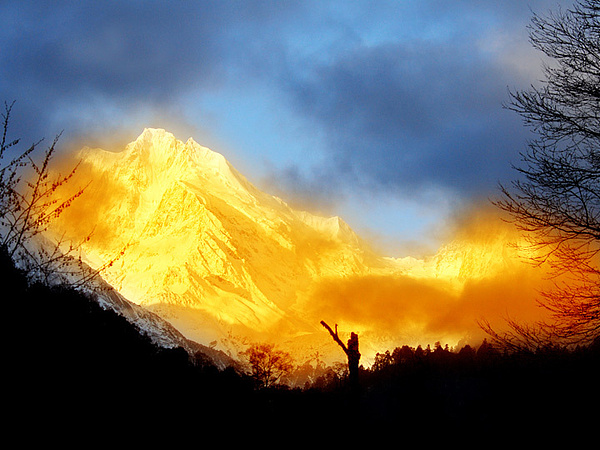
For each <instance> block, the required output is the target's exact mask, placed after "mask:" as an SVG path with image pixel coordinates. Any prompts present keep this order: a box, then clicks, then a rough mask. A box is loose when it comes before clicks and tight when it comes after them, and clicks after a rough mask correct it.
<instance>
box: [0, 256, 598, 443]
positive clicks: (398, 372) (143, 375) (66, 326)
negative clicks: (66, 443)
mask: <svg viewBox="0 0 600 450" xmlns="http://www.w3.org/2000/svg"><path fill="white" fill-rule="evenodd" d="M0 276H1V277H2V280H1V281H2V286H4V287H5V293H8V294H5V295H4V296H3V303H4V305H3V307H4V321H3V322H4V327H3V333H4V341H3V342H4V346H5V350H6V352H7V353H8V356H9V358H8V359H5V361H6V360H8V361H9V364H7V365H5V368H4V372H5V374H6V375H8V381H7V382H6V384H5V386H6V387H7V401H6V402H5V408H6V410H7V411H10V412H11V415H10V419H9V420H10V421H11V422H12V423H14V424H17V425H25V424H26V425H27V427H35V429H37V430H40V429H56V427H68V428H69V429H74V428H77V429H78V430H87V432H89V433H93V432H105V431H106V430H110V429H115V428H118V429H121V428H128V427H133V426H140V427H141V426H143V427H146V428H148V427H149V428H153V427H157V429H158V428H165V427H168V426H172V427H178V429H180V430H182V432H183V430H188V431H189V430H193V429H202V430H204V431H203V433H210V430H211V429H210V428H207V427H209V426H210V425H213V424H222V425H224V426H225V427H226V428H230V427H231V429H235V430H240V429H241V428H243V427H249V428H252V427H258V426H260V427H269V428H272V427H283V426H285V427H286V428H287V429H288V430H289V431H291V432H298V433H304V434H306V433H307V432H312V431H316V430H319V429H323V430H328V431H330V432H333V431H334V430H336V428H337V427H344V428H345V429H346V430H347V431H349V430H351V429H352V428H353V427H356V428H357V429H358V428H360V429H361V430H362V431H361V433H366V432H367V431H366V430H371V432H374V433H388V432H391V431H390V430H404V431H405V432H410V433H414V432H417V431H421V432H424V431H431V430H434V431H436V432H441V431H442V430H445V431H452V430H453V431H460V432H462V433H466V434H471V433H473V432H474V431H475V430H476V431H478V432H482V431H483V432H486V433H487V432H489V433H496V434H497V433H498V432H500V431H501V432H502V433H504V434H506V433H507V432H511V431H515V432H516V431H534V432H542V433H545V431H543V430H556V429H558V428H557V427H560V429H562V430H565V429H570V427H576V430H577V433H578V435H579V436H582V435H585V434H586V433H593V432H595V428H596V427H597V426H598V423H599V422H598V396H599V395H598V380H600V378H599V376H598V375H599V371H598V361H599V348H598V345H595V346H592V347H590V348H580V349H576V350H572V351H566V350H564V349H544V350H543V351H540V352H537V353H530V354H511V355H504V354H501V353H499V352H497V351H494V350H493V349H492V348H490V347H489V346H485V345H483V346H481V347H479V348H478V349H474V348H471V347H468V346H467V347H464V348H462V349H460V350H458V351H451V350H449V349H448V348H443V347H442V346H441V345H436V346H435V347H434V348H433V349H431V350H429V349H422V348H420V347H419V348H417V349H415V348H411V347H407V346H400V347H398V348H396V349H394V350H393V351H384V352H382V353H381V354H379V355H378V357H377V359H376V363H375V364H374V365H373V367H372V368H370V369H368V370H367V369H364V368H361V370H360V378H359V380H360V387H359V389H358V391H351V390H350V389H349V388H348V387H347V385H346V384H345V383H344V380H340V379H339V378H337V377H331V378H327V377H321V378H320V379H318V380H316V382H315V383H313V384H312V385H307V386H305V387H304V388H290V387H286V386H277V387H272V388H269V389H256V388H255V385H254V383H253V380H252V379H251V378H250V377H249V376H248V375H246V374H243V373H238V372H236V370H234V369H233V368H230V369H226V370H223V371H220V370H218V369H217V368H215V367H214V366H213V365H212V364H210V363H209V362H207V359H206V358H203V357H202V355H197V357H196V358H190V357H189V355H188V354H187V353H186V352H185V351H184V350H183V349H173V350H167V349H162V348H158V347H156V346H155V345H153V344H152V343H151V342H150V340H149V339H148V338H147V337H145V336H144V335H143V334H141V333H140V332H139V330H137V329H136V328H135V327H134V326H132V325H131V324H130V323H129V322H127V321H126V320H125V319H124V318H122V317H121V316H118V315H116V314H114V313H113V312H111V311H107V310H104V309H102V308H101V307H100V306H99V305H98V304H97V303H96V302H95V301H93V300H92V299H90V298H88V297H86V296H85V295H83V294H81V293H78V292H75V291H73V290H68V289H62V288H48V287H47V286H42V285H39V284H38V285H28V284H27V282H26V279H25V278H24V276H23V274H21V273H20V272H19V271H18V270H17V269H16V268H15V267H14V266H13V264H12V262H11V261H10V259H9V258H8V257H7V256H6V255H5V254H2V257H1V263H0ZM9 287H10V289H9ZM323 338H324V339H327V338H328V336H324V337H323ZM5 424H6V423H5ZM348 427H349V428H348ZM337 429H338V430H341V428H337ZM396 432H397V431H396ZM421 436H422V439H426V438H427V435H421Z"/></svg>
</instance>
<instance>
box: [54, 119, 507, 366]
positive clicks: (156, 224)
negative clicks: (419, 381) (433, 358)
mask: <svg viewBox="0 0 600 450" xmlns="http://www.w3.org/2000/svg"><path fill="white" fill-rule="evenodd" d="M77 157H78V158H79V159H80V165H79V167H78V171H77V173H76V176H75V178H74V182H75V183H74V184H75V186H80V185H87V188H86V190H85V191H84V193H83V195H82V196H81V197H80V198H79V199H77V202H75V203H73V205H71V207H70V208H68V209H67V210H66V211H65V213H64V214H63V216H62V217H61V219H60V221H59V223H57V226H56V228H55V232H57V233H65V234H66V235H67V236H69V237H70V238H73V239H75V240H77V239H80V240H81V239H83V238H85V237H86V236H87V235H88V233H91V236H89V239H87V240H84V241H85V242H84V245H83V246H82V250H83V252H84V253H83V254H84V258H85V260H86V261H88V262H89V263H90V265H91V266H92V267H94V266H95V267H98V266H99V265H101V264H102V263H103V262H106V261H109V260H111V259H112V258H114V256H115V255H116V254H117V253H118V252H119V251H121V250H122V251H123V255H122V256H120V257H119V258H118V259H117V260H116V261H115V263H114V264H113V265H112V266H111V267H110V269H109V270H107V271H106V272H104V273H103V276H104V277H105V279H106V281H107V282H108V283H110V284H111V285H112V286H114V287H115V289H116V290H117V291H118V292H120V293H121V294H122V295H123V296H124V297H125V298H127V299H128V300H130V301H131V302H133V303H135V304H137V305H140V306H143V307H144V308H146V309H148V310H149V311H152V312H154V313H156V314H157V315H158V316H160V317H162V318H164V319H165V320H167V321H168V322H169V323H171V324H172V325H173V326H174V327H175V328H176V329H178V330H180V331H181V332H182V333H183V334H184V335H185V336H186V337H187V338H189V339H191V340H193V341H196V342H216V348H218V349H219V350H222V351H225V352H228V354H230V355H231V356H236V355H237V352H238V351H239V350H240V348H241V347H243V345H244V343H247V342H248V341H251V340H267V339H276V340H277V342H278V343H282V344H283V343H284V344H285V345H287V346H291V345H297V346H299V347H303V348H304V352H305V353H319V352H321V353H327V352H328V353H333V354H339V349H338V348H336V347H335V344H333V345H332V343H331V342H328V341H327V340H326V339H325V340H324V339H323V334H322V331H323V330H322V329H321V328H320V326H319V322H320V320H323V319H326V320H330V321H332V322H339V323H340V325H341V326H345V327H346V328H349V327H355V328H356V329H358V330H359V331H361V332H363V336H365V333H367V332H369V328H368V327H367V328H365V327H364V325H362V324H360V323H358V322H357V321H356V320H354V319H353V320H350V319H343V318H342V317H348V314H345V315H342V316H340V315H339V310H338V311H337V312H336V311H334V310H333V309H332V308H333V306H332V305H333V303H332V302H331V301H330V300H329V298H327V296H325V297H323V296H322V293H321V291H322V289H321V285H322V284H323V283H325V284H327V283H330V285H331V283H333V284H335V283H345V282H346V281H345V280H348V281H352V280H360V279H361V278H362V279H368V278H369V277H370V278H371V279H373V280H376V279H378V277H379V278H380V279H381V280H384V279H385V280H392V282H393V283H398V282H400V283H404V281H403V280H404V279H406V277H410V279H411V280H421V279H422V280H429V279H436V280H441V281H443V282H444V283H447V284H448V286H449V287H448V289H451V288H452V289H454V290H455V292H458V291H460V289H462V286H463V285H464V282H465V280H467V279H468V277H469V275H470V274H471V275H473V274H474V275H473V276H477V277H479V278H481V277H485V276H487V273H486V272H485V271H481V270H480V269H481V267H483V266H481V267H478V266H477V265H478V264H479V263H477V262H474V261H469V258H471V259H472V258H482V257H484V258H488V260H489V261H493V260H494V258H495V256H494V255H495V254H492V253H490V251H491V250H493V251H494V252H498V251H503V250H502V249H501V246H502V245H503V242H500V241H498V242H497V243H495V244H493V245H492V243H486V242H483V244H482V245H483V246H480V247H473V248H472V250H469V251H467V250H464V251H463V250H460V251H459V250H456V249H455V250H454V251H448V252H446V254H442V253H438V254H436V255H433V256H432V257H431V258H427V259H414V258H393V257H385V256H382V255H379V254H377V253H375V252H374V251H373V250H372V249H371V248H370V246H369V245H368V243H366V242H364V241H363V240H362V239H361V238H360V237H359V236H358V235H357V234H356V233H355V232H354V231H353V230H352V229H351V227H350V226H349V225H348V224H347V223H346V222H345V221H343V219H341V218H340V217H339V216H332V217H320V216H318V215H315V214H312V213H310V212H308V211H300V210H295V209H293V208H292V207H290V206H289V205H288V204H287V203H286V202H285V201H283V200H282V199H281V198H279V197H276V196H273V195H270V194H267V193H265V192H263V191H261V190H259V189H258V188H256V187H255V186H254V185H253V184H252V183H251V182H250V181H248V180H247V179H246V178H245V177H244V176H243V175H242V174H241V173H239V172H238V171H237V170H236V169H235V168H233V166H232V165H231V164H230V163H229V162H228V161H227V159H226V158H225V157H224V156H223V155H221V154H219V153H217V152H214V151H212V150H210V149H208V148H206V147H203V146H201V145H199V144H198V143H197V142H196V141H194V140H193V139H192V138H189V139H187V140H186V141H185V142H184V141H181V140H178V139H177V138H175V136H174V135H173V134H172V133H169V132H167V131H166V130H163V129H155V128H146V129H144V131H143V132H142V133H141V134H140V136H139V137H138V138H137V139H136V140H134V141H133V142H131V143H129V144H127V145H126V146H125V147H124V149H122V150H121V151H120V152H107V151H105V150H102V149H91V148H89V147H84V148H83V149H82V150H81V151H80V152H79V153H78V155H77ZM477 245H479V244H477ZM448 248H449V249H450V250H451V247H448ZM499 249H500V250H499ZM486 252H488V253H487V254H486ZM482 255H483V256H482ZM485 267H487V268H489V272H490V273H492V272H493V271H495V270H498V267H501V266H498V265H497V264H496V265H494V264H492V263H491V262H490V263H489V264H487V265H486V266H485ZM461 270H462V272H461ZM486 270H487V269H486ZM469 271H470V272H469ZM398 277H400V278H398ZM387 283H389V281H385V282H384V283H383V286H385V285H386V284H387ZM411 283H412V281H411ZM379 285H380V286H382V283H379ZM450 285H451V286H450ZM444 289H446V288H444ZM353 295H354V296H355V295H356V293H353ZM369 295H370V294H368V295H367V297H369ZM371 296H372V295H371ZM353 301H355V300H353ZM359 301H361V302H363V301H362V300H359ZM373 301H375V300H373ZM377 301H380V300H377ZM415 301H417V299H415ZM386 302H388V303H389V301H388V300H386ZM339 303H340V304H342V305H343V308H346V310H347V311H346V312H350V313H351V314H350V316H352V315H356V314H357V312H358V311H359V310H360V309H361V308H364V307H365V305H364V304H363V305H361V304H353V303H352V302H351V301H350V300H348V301H346V302H345V303H344V301H340V302H339ZM363 303H364V302H363ZM384 304H386V303H385V302H384ZM371 306H372V307H376V306H377V305H376V304H373V305H371ZM337 307H340V305H337ZM399 313H400V311H398V312H395V313H394V314H399ZM311 337H312V340H311ZM363 344H364V345H366V344H367V342H366V341H365V340H363ZM240 346H241V347H240ZM366 354H367V350H366V349H365V355H366Z"/></svg>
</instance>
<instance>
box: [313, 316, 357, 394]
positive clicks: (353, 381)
mask: <svg viewBox="0 0 600 450" xmlns="http://www.w3.org/2000/svg"><path fill="white" fill-rule="evenodd" d="M321 325H323V326H324V327H325V328H326V329H327V331H329V334H331V337H332V338H333V340H334V341H335V342H337V344H338V345H339V346H340V347H342V350H344V353H345V354H346V356H347V357H348V377H349V381H350V386H351V387H352V388H357V387H358V363H359V361H360V352H359V351H358V334H356V333H350V339H349V340H348V345H347V346H346V345H344V343H343V342H342V340H341V339H340V337H339V336H338V331H337V324H336V325H335V332H334V331H333V330H332V329H331V327H330V326H329V325H327V324H326V323H325V321H323V320H321Z"/></svg>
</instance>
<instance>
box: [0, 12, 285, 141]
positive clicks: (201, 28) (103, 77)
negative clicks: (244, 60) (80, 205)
mask: <svg viewBox="0 0 600 450" xmlns="http://www.w3.org/2000/svg"><path fill="white" fill-rule="evenodd" d="M273 6H274V7H270V4H269V3H268V2H240V1H235V2H210V1H206V2H163V1H146V2H137V1H123V2H111V3H104V2H88V1H82V2H71V1H36V2H27V1H23V2H8V3H6V2H4V3H3V4H2V5H1V6H0V28H2V29H3V31H2V35H0V36H1V37H2V52H0V67H1V69H0V95H1V96H2V97H3V99H4V100H5V101H12V100H17V102H18V104H17V107H16V108H15V111H14V113H15V114H16V115H18V120H16V121H15V125H16V126H17V128H18V130H17V131H18V132H21V133H24V134H26V135H30V134H32V135H33V134H36V135H46V134H47V133H48V132H50V133H54V132H56V131H60V129H61V128H65V127H66V128H68V131H72V130H74V129H75V130H76V129H78V128H79V127H80V126H91V125H93V120H83V119H82V116H83V117H88V116H89V117H94V116H96V119H97V121H96V126H100V125H101V124H99V123H98V122H102V121H105V120H107V118H106V117H105V116H106V114H107V113H106V112H105V110H109V111H110V113H109V115H110V114H117V115H120V116H122V117H123V118H127V116H128V115H129V116H133V115H134V114H135V113H136V111H137V110H140V109H143V108H147V109H148V110H150V109H151V108H154V109H155V110H160V109H162V108H164V107H165V106H172V105H177V103H178V102H182V96H185V95H187V94H188V93H190V92H194V91H198V90H199V91H200V92H202V91H210V90H215V89H219V88H220V87H221V86H223V85H224V84H226V83H228V82H231V80H230V77H232V71H233V69H232V67H233V66H234V64H235V62H236V60H237V58H238V57H239V56H240V55H243V54H244V50H243V49H242V48H241V47H240V46H241V45H242V44H244V41H245V40H247V38H248V36H247V35H243V33H244V30H246V32H247V31H248V29H249V27H250V28H251V27H252V26H255V25H256V24H261V23H265V22H266V21H269V20H271V18H272V17H273V16H276V15H277V14H284V13H285V11H286V9H287V8H286V7H285V5H282V6H277V5H273ZM275 6H276V7H275ZM288 8H289V7H288ZM240 33H242V35H240ZM246 44H247V42H246ZM174 109H176V108H174ZM79 122H83V123H82V124H80V123H79ZM35 137H37V136H34V138H35Z"/></svg>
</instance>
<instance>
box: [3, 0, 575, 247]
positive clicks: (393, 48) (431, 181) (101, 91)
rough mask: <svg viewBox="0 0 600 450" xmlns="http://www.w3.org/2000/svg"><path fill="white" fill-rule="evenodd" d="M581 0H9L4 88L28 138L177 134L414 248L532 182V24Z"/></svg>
mask: <svg viewBox="0 0 600 450" xmlns="http://www.w3.org/2000/svg"><path fill="white" fill-rule="evenodd" d="M570 4H571V3H570V2H566V1H557V0H548V1H546V0H530V1H522V0H508V1H503V2H498V1H488V0H477V1H476V0H470V1H469V0H456V1H444V0H423V1H385V0H381V1H323V0H322V1H252V0H248V1H212V2H210V1H169V2H168V1H126V0H123V1H102V2H97V1H94V2H92V1H2V2H0V94H1V98H2V100H3V101H8V102H10V101H12V100H15V101H16V103H15V107H14V110H13V122H12V124H11V125H12V128H11V132H12V134H13V137H20V138H22V140H23V141H24V143H30V142H34V141H37V140H39V139H40V138H45V139H46V141H51V140H52V138H53V137H54V136H55V135H56V134H58V133H60V132H62V133H63V134H62V136H61V142H62V143H63V144H64V145H65V147H68V146H69V145H70V144H71V143H72V142H77V143H81V142H83V143H86V144H89V145H98V146H102V147H105V148H107V147H108V148H110V147H111V146H115V145H117V143H123V142H128V141H131V140H133V139H135V137H137V135H139V134H140V133H141V131H142V130H143V128H144V127H161V128H166V129H168V130H170V131H172V132H173V133H174V134H175V135H176V136H177V137H178V138H180V139H182V140H186V139H187V138H188V137H190V136H191V137H193V138H194V139H195V140H196V141H198V142H199V143H200V144H202V145H206V146H208V147H210V148H212V149H213V150H215V151H218V152H220V153H222V154H224V155H225V156H226V157H227V158H228V159H229V160H230V161H231V162H232V163H233V164H234V165H235V166H236V167H237V168H238V169H239V170H240V171H241V172H242V173H244V174H245V175H246V176H247V177H248V178H249V179H250V180H251V181H252V182H254V183H255V184H256V185H258V186H260V187H263V188H264V189H265V190H268V191H270V192H271V193H274V194H276V195H279V196H281V197H282V198H284V199H285V200H287V201H289V202H290V203H291V204H293V205H298V206H300V207H305V208H309V209H312V210H314V211H315V212H322V213H324V214H327V215H329V214H336V215H340V216H342V217H343V218H344V219H345V220H346V221H347V222H348V223H349V224H350V225H351V226H352V227H353V228H355V229H356V230H357V231H358V232H359V233H361V234H363V235H365V236H368V237H374V238H377V242H379V243H380V244H381V245H382V246H383V247H384V249H385V251H388V252H394V251H402V250H397V249H398V248H400V247H398V245H400V244H402V243H405V242H413V241H414V242H415V243H416V244H417V245H419V244H423V243H431V242H432V243H433V245H436V242H435V240H434V238H435V236H436V234H435V233H434V232H433V231H432V230H435V229H436V228H439V227H441V226H442V224H443V223H444V221H445V220H446V219H447V218H448V217H449V216H452V215H453V214H456V213H457V212H458V211H460V209H461V208H462V207H464V206H466V205H469V204H470V203H471V202H473V201H479V200H480V199H487V198H489V197H493V196H494V195H497V194H498V189H497V185H498V182H503V183H506V182H507V181H509V180H511V179H512V178H514V176H516V174H515V172H514V170H513V169H512V168H511V163H518V160H519V152H520V151H522V150H524V148H525V146H526V141H527V139H528V138H529V137H531V136H530V135H529V133H530V131H529V130H527V129H526V128H524V127H523V125H522V123H521V120H520V118H519V117H516V116H515V115H514V113H512V112H510V111H508V110H506V109H504V108H503V107H502V104H503V103H505V102H507V101H508V91H509V89H511V90H514V89H526V88H527V87H528V86H529V85H530V84H532V83H537V82H538V80H539V78H540V77H541V76H542V75H541V61H542V55H541V54H539V53H537V52H536V51H535V50H534V49H533V48H532V47H531V45H530V43H529V42H528V36H527V29H526V26H527V25H528V23H529V20H530V18H531V14H532V11H534V12H536V13H540V14H545V13H546V12H547V11H549V10H550V9H556V7H557V5H562V6H563V7H568V6H570Z"/></svg>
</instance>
